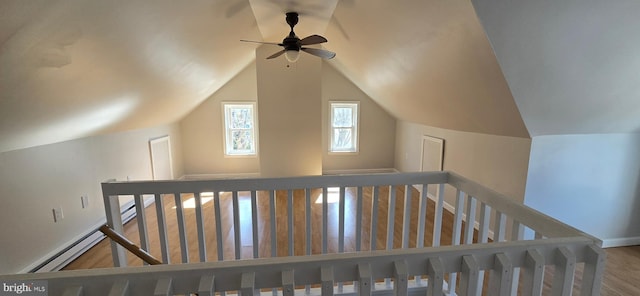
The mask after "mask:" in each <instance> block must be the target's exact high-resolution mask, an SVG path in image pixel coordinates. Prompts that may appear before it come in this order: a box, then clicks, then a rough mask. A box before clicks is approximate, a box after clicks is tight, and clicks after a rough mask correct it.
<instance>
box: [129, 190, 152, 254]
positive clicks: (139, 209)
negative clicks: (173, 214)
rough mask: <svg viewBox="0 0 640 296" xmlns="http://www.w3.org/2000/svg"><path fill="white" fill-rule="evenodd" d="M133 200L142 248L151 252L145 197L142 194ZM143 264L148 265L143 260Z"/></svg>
mask: <svg viewBox="0 0 640 296" xmlns="http://www.w3.org/2000/svg"><path fill="white" fill-rule="evenodd" d="M133 199H134V202H135V204H136V221H137V222H138V235H139V236H140V248H141V249H143V250H145V251H147V252H149V234H148V232H147V215H146V213H145V212H144V209H145V208H144V197H143V196H142V195H140V194H136V195H135V196H134V197H133ZM142 264H144V265H148V264H147V262H145V261H144V260H142Z"/></svg>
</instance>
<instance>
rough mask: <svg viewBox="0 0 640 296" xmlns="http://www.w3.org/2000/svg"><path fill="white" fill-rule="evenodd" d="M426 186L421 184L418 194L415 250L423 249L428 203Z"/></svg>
mask: <svg viewBox="0 0 640 296" xmlns="http://www.w3.org/2000/svg"><path fill="white" fill-rule="evenodd" d="M428 186H429V185H427V184H422V192H421V193H420V205H419V207H418V208H419V210H418V230H417V236H418V237H417V238H416V248H422V247H424V230H425V229H424V225H425V220H426V218H427V203H428V202H429V197H428V196H427V190H428Z"/></svg>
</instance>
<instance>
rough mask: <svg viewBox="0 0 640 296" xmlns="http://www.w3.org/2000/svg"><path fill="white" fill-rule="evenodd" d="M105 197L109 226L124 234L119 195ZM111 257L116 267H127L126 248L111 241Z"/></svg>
mask: <svg viewBox="0 0 640 296" xmlns="http://www.w3.org/2000/svg"><path fill="white" fill-rule="evenodd" d="M113 181H115V180H113ZM103 197H104V209H105V214H106V218H107V225H109V226H111V228H112V229H113V231H115V232H117V233H120V234H123V229H124V228H123V226H122V214H121V213H120V199H119V197H118V196H117V195H104V196H103ZM111 256H112V258H113V266H114V267H124V266H127V255H126V254H125V253H124V248H123V247H122V246H120V245H118V244H117V243H116V242H115V241H111Z"/></svg>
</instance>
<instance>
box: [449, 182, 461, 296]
mask: <svg viewBox="0 0 640 296" xmlns="http://www.w3.org/2000/svg"><path fill="white" fill-rule="evenodd" d="M462 213H464V192H462V191H461V190H460V189H457V191H456V208H455V213H454V216H453V235H452V241H451V244H452V245H454V246H457V245H459V244H460V239H461V236H462ZM457 279H458V278H457V273H455V272H453V273H450V274H449V294H455V292H456V281H457Z"/></svg>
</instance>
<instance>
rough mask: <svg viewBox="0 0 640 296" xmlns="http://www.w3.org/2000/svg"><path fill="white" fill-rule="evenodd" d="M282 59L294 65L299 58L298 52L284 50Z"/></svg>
mask: <svg viewBox="0 0 640 296" xmlns="http://www.w3.org/2000/svg"><path fill="white" fill-rule="evenodd" d="M284 57H285V58H287V61H289V63H295V62H297V61H298V59H299V58H300V51H299V50H294V49H290V50H285V52H284Z"/></svg>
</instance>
